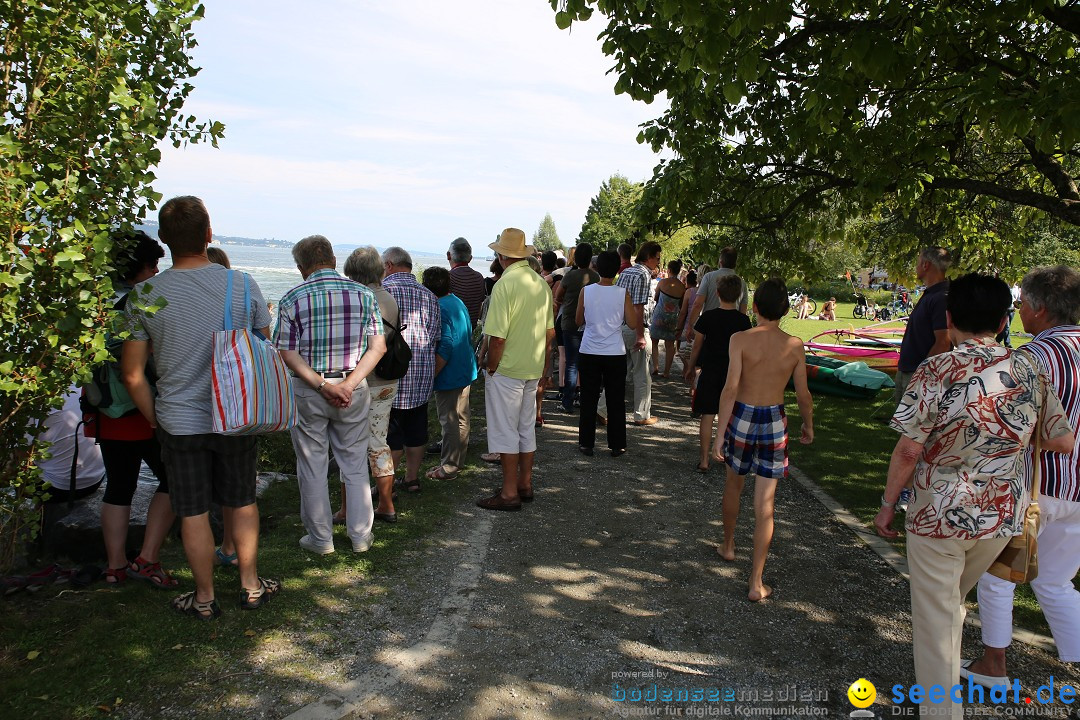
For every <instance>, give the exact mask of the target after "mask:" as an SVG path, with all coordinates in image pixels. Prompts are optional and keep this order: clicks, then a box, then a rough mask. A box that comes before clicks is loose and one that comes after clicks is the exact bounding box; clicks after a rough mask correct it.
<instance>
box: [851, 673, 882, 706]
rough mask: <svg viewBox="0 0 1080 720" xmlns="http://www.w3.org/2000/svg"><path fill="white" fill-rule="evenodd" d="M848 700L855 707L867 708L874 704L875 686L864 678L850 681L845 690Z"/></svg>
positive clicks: (875, 696)
mask: <svg viewBox="0 0 1080 720" xmlns="http://www.w3.org/2000/svg"><path fill="white" fill-rule="evenodd" d="M847 697H848V700H850V701H851V704H852V705H854V706H855V707H857V708H867V707H870V706H871V705H873V704H874V699H875V698H877V688H875V687H874V684H873V683H871V682H870V681H869V680H867V679H866V678H859V679H858V680H856V681H855V682H853V683H851V687H849V688H848V690H847Z"/></svg>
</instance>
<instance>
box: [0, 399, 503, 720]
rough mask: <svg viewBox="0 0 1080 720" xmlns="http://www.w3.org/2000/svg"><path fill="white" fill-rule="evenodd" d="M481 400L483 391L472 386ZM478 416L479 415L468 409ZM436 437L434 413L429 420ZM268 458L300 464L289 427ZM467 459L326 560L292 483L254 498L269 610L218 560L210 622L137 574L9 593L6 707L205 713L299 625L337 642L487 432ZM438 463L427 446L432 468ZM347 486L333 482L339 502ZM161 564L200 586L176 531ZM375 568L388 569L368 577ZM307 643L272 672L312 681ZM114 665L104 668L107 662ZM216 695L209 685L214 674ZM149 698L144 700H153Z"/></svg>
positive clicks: (414, 542)
mask: <svg viewBox="0 0 1080 720" xmlns="http://www.w3.org/2000/svg"><path fill="white" fill-rule="evenodd" d="M474 398H475V399H474V403H475V402H477V400H478V401H479V407H480V408H482V407H483V390H482V387H481V388H479V392H475V391H474ZM479 414H480V413H474V418H475V417H478V415H479ZM433 422H434V425H435V428H436V431H435V432H434V434H433V435H432V437H433V439H437V438H438V437H439V436H438V432H437V427H438V422H437V420H434V421H433ZM260 441H261V442H262V444H263V447H262V453H261V456H260V463H261V464H260V467H261V468H262V469H278V470H281V471H284V472H288V473H293V472H295V456H294V455H293V453H292V447H291V444H290V442H289V439H288V435H287V434H285V433H283V434H279V435H276V436H263V437H262V438H260ZM471 447H472V449H471V451H470V459H471V460H472V461H473V462H474V464H473V465H471V466H470V469H467V470H465V471H464V472H462V473H461V474H460V475H459V476H458V478H457V479H455V480H445V481H440V482H426V483H424V486H423V492H422V493H420V494H419V495H410V494H407V493H404V492H402V493H400V496H399V500H398V502H397V503H396V509H397V512H398V514H399V516H400V521H399V522H398V523H396V524H394V525H387V524H385V523H377V524H376V527H375V531H376V540H375V544H374V546H373V547H372V548H371V550H370V551H369V552H367V553H365V554H362V555H359V554H354V553H352V552H350V551H349V546H348V538H347V536H346V535H345V532H344V528H342V527H340V526H339V527H337V528H335V535H336V537H337V546H338V551H337V552H336V553H335V554H333V555H328V556H323V557H318V556H315V555H312V554H310V553H307V552H304V551H303V550H301V549H300V548H299V547H298V546H297V541H298V540H299V538H300V536H301V535H303V534H304V529H303V525H302V523H301V521H300V515H299V501H298V492H297V487H296V484H295V482H283V483H278V484H276V485H274V486H272V487H271V488H270V489H269V490H268V491H267V492H266V494H265V495H264V496H263V497H262V498H261V499H260V501H259V510H260V515H261V532H260V538H259V571H260V574H262V575H264V576H268V577H274V578H279V579H281V580H282V583H283V591H282V594H281V595H280V596H279V597H277V598H275V599H274V600H273V602H272V603H271V604H270V605H269V606H268V608H267V609H265V610H259V611H255V612H244V611H242V610H241V609H240V608H239V607H238V606H237V601H236V599H237V591H238V587H239V586H238V580H237V577H236V573H235V571H230V570H225V569H218V570H217V571H216V575H215V584H216V585H217V588H216V589H217V597H218V603H219V604H220V605H221V608H222V610H223V615H222V617H221V618H220V619H218V620H215V621H213V622H207V623H202V622H199V621H197V620H194V619H192V618H188V617H185V616H181V615H178V614H177V613H175V612H173V611H172V610H171V609H170V608H169V601H170V600H171V599H172V598H173V597H174V596H175V595H177V594H178V591H159V590H155V589H152V588H150V587H147V586H146V585H144V584H140V583H136V582H132V581H129V582H127V583H125V584H124V585H122V586H119V587H113V586H107V585H105V584H104V583H102V582H98V583H95V584H93V585H91V586H90V587H89V588H87V589H85V590H78V591H76V590H73V589H71V588H69V587H67V586H63V585H56V586H49V587H46V588H44V589H42V590H40V591H39V592H37V593H35V594H29V593H26V592H22V593H20V594H18V595H15V596H12V597H11V598H9V599H6V600H4V601H3V603H4V607H3V612H2V613H0V707H3V708H4V713H3V715H4V717H8V718H34V717H40V718H97V717H102V716H104V714H106V713H108V712H110V710H112V709H115V707H116V706H117V705H118V704H123V703H124V702H125V701H130V700H131V699H132V698H133V696H137V695H139V694H140V693H142V692H144V691H146V690H147V689H152V692H153V693H154V694H155V696H157V697H160V698H162V699H163V702H167V703H168V704H169V705H173V706H175V705H177V704H191V716H192V717H198V716H199V715H200V714H201V713H209V712H210V709H208V708H205V707H201V706H200V705H198V703H199V702H200V701H203V700H205V699H206V696H207V695H210V696H215V695H223V694H225V693H230V692H233V691H243V690H244V687H245V684H248V683H250V680H251V676H252V675H258V673H260V672H263V671H264V670H263V669H262V668H260V666H258V665H257V664H254V663H253V662H252V655H253V652H252V651H253V649H257V648H259V647H260V645H262V644H264V643H270V642H275V641H278V640H280V639H281V638H282V637H284V636H285V635H286V633H287V632H293V631H295V628H298V627H299V628H303V630H304V635H305V641H306V642H308V643H309V644H310V645H311V646H313V647H318V646H328V645H329V644H332V643H333V642H335V631H334V628H335V627H336V626H337V625H338V624H340V623H343V622H350V621H352V619H353V618H355V613H356V612H357V611H358V610H360V609H361V608H363V607H364V606H365V605H367V604H370V603H373V602H376V601H377V600H378V599H379V598H381V597H382V596H384V595H385V594H386V593H387V592H389V588H390V585H391V583H393V582H400V580H401V577H402V576H404V575H406V574H407V573H408V572H409V568H410V565H411V563H414V562H417V561H418V560H415V559H413V558H415V557H417V555H416V553H415V550H416V549H417V548H419V547H423V546H424V544H425V543H428V542H430V541H431V540H432V537H433V534H434V533H436V531H437V530H438V529H439V528H440V527H442V525H443V523H445V522H446V521H447V518H448V517H449V516H450V507H451V503H452V502H455V503H456V502H458V500H459V499H460V495H461V493H462V492H471V490H469V488H470V487H471V486H472V485H473V484H474V482H475V473H476V472H477V470H478V469H479V466H480V465H483V463H480V462H479V459H478V454H479V453H480V452H483V448H484V447H486V443H484V441H483V435H482V434H479V435H474V440H473V442H472V443H471ZM436 461H437V459H436V456H433V455H431V456H428V458H427V460H426V461H425V470H426V469H427V468H428V467H430V466H432V465H433V464H434V463H435V462H436ZM338 487H339V484H338V483H337V482H332V483H331V490H332V492H331V495H332V497H333V501H334V506H335V507H337V502H338V501H337V494H338ZM161 559H162V564H163V565H165V567H167V568H170V569H171V570H172V571H173V573H174V574H175V575H176V577H177V578H178V579H179V580H180V583H181V588H180V589H181V590H190V589H192V588H193V587H194V583H193V581H192V577H191V573H190V571H189V570H188V569H187V564H186V562H185V559H184V555H183V548H182V546H181V543H180V540H179V538H178V537H176V536H175V535H173V536H170V537H169V539H168V540H167V541H166V543H165V546H164V548H163V550H162V555H161ZM373 568H379V569H380V575H379V577H378V578H373V572H372V571H373ZM305 652H306V649H305V648H292V652H290V653H289V656H288V657H282V658H280V662H278V661H275V666H274V672H275V673H284V674H288V675H290V676H293V677H297V678H307V677H308V676H309V675H310V669H309V668H307V667H306V666H305V664H304V663H303V657H304V654H305ZM106 664H107V668H108V670H107V671H104V670H103V668H105V667H106ZM207 684H209V685H212V686H213V687H214V692H210V693H207V692H206V687H205V686H206V685H207ZM153 707H154V706H153V705H150V706H143V710H144V711H150V712H152V711H153Z"/></svg>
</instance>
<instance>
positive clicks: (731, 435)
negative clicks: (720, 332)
mask: <svg viewBox="0 0 1080 720" xmlns="http://www.w3.org/2000/svg"><path fill="white" fill-rule="evenodd" d="M789 309H790V303H789V302H788V298H787V288H786V287H785V286H784V283H783V281H781V280H777V279H772V280H766V281H765V282H763V283H761V285H760V286H758V289H757V291H755V292H754V312H755V313H756V314H757V318H758V325H757V327H755V328H752V329H750V330H746V331H745V332H741V333H737V334H735V335H732V337H731V347H730V349H729V351H728V353H729V356H730V360H729V365H728V375H727V382H726V383H725V384H724V391H723V393H721V395H720V407H719V411H718V413H717V419H718V420H719V421H720V423H719V427H722V428H723V427H726V428H727V432H726V433H720V432H718V433H717V436H716V443H715V444H714V445H713V458H714V459H716V460H717V461H721V460H726V462H727V465H728V471H727V485H726V486H725V488H724V501H723V527H724V542H723V545H721V546H720V547H719V548H717V552H718V553H719V554H720V557H722V558H723V559H725V560H734V559H735V523H736V521H737V520H738V517H739V495H740V494H741V493H742V489H743V482H744V481H745V479H746V475H747V474H748V473H751V472H752V473H755V474H756V475H757V481H756V482H755V484H754V553H753V560H752V563H751V567H750V587H749V594H748V597H749V598H750V600H752V601H753V602H759V601H761V600H764V599H765V598H767V597H768V596H769V595H770V594H771V593H772V588H770V587H769V586H768V585H766V584H765V583H764V581H763V579H762V575H763V574H764V572H765V558H766V556H768V554H769V545H770V544H771V543H772V536H773V500H774V498H775V496H776V481H777V478H781V477H786V476H787V466H788V457H787V445H788V437H787V416H786V415H785V414H784V388H785V387H786V386H787V382H788V378H791V377H792V376H794V378H795V396H796V398H797V399H798V402H799V414H800V415H801V416H802V433H801V437H800V438H799V442H801V443H802V444H804V445H809V444H810V443H811V442H813V441H814V406H813V400H812V399H811V397H810V391H809V390H808V389H807V387H806V356H805V354H804V351H803V344H802V340H800V339H799V338H797V337H793V336H791V335H788V334H787V333H786V332H784V331H783V330H781V329H780V320H781V319H782V318H783V317H784V316H785V315H786V314H787V312H788V310H789ZM729 423H730V424H729ZM721 438H723V443H724V445H723V448H721Z"/></svg>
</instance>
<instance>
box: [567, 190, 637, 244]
mask: <svg viewBox="0 0 1080 720" xmlns="http://www.w3.org/2000/svg"><path fill="white" fill-rule="evenodd" d="M643 187H644V186H643V185H642V184H641V183H632V182H630V181H629V180H627V179H626V177H624V176H622V175H619V174H618V173H616V174H615V175H612V176H611V177H610V178H608V179H607V180H605V181H604V182H603V183H602V184H601V185H600V191H599V192H598V193H597V194H596V195H594V196H593V199H592V200H591V201H590V202H589V209H588V210H587V211H586V212H585V222H584V223H582V225H581V233H580V238H581V242H587V243H589V244H590V245H592V246H593V249H594V250H595V251H597V252H599V251H600V250H614V249H615V248H617V247H618V246H619V244H620V243H624V242H625V243H630V244H631V245H633V246H634V247H635V248H636V247H637V246H638V245H639V244H640V243H641V241H642V239H643V237H644V234H645V229H644V227H643V224H642V221H641V220H640V219H639V217H638V205H639V203H640V202H641V194H642V189H643Z"/></svg>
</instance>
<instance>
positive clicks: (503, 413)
mask: <svg viewBox="0 0 1080 720" xmlns="http://www.w3.org/2000/svg"><path fill="white" fill-rule="evenodd" d="M484 377H485V385H484V408H485V410H486V411H487V432H488V452H492V453H510V454H515V453H529V452H535V451H536V424H535V423H536V386H537V384H538V383H539V382H540V380H539V378H538V379H536V380H516V379H514V378H509V377H506V376H505V375H500V374H499V373H495V374H494V375H487V374H485V375H484Z"/></svg>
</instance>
